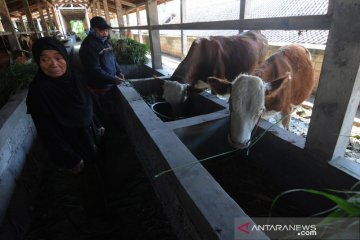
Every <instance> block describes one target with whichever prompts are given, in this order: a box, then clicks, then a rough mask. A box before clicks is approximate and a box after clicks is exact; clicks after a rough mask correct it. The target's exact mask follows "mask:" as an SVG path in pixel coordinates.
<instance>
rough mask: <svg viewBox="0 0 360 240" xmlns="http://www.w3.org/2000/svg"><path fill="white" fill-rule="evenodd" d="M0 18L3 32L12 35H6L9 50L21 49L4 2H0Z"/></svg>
mask: <svg viewBox="0 0 360 240" xmlns="http://www.w3.org/2000/svg"><path fill="white" fill-rule="evenodd" d="M0 17H1V22H2V26H3V28H4V30H5V31H6V32H12V33H13V34H12V35H8V39H9V43H10V48H11V50H19V49H21V47H20V44H19V41H18V38H17V37H16V31H15V27H14V25H13V24H12V22H11V18H10V13H9V10H8V8H7V5H6V2H5V0H0Z"/></svg>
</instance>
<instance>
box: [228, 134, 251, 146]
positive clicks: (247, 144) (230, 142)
mask: <svg viewBox="0 0 360 240" xmlns="http://www.w3.org/2000/svg"><path fill="white" fill-rule="evenodd" d="M227 139H228V142H229V144H230V146H231V147H233V148H237V149H245V148H247V147H249V145H250V140H248V141H246V142H244V143H238V142H235V141H233V140H232V138H231V135H230V134H228V136H227Z"/></svg>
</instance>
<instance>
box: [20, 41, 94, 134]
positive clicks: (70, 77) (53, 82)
mask: <svg viewBox="0 0 360 240" xmlns="http://www.w3.org/2000/svg"><path fill="white" fill-rule="evenodd" d="M43 50H56V51H58V52H59V53H60V54H61V55H62V56H63V57H64V59H65V61H66V63H67V68H66V72H65V74H64V75H62V76H61V77H58V78H52V77H50V76H47V75H45V73H44V72H43V71H42V70H41V68H40V54H41V52H42V51H43ZM32 54H33V58H34V60H35V62H36V63H37V64H38V66H39V69H38V72H37V74H36V76H35V77H34V79H33V81H32V82H31V84H30V87H29V92H28V96H27V99H26V104H27V113H29V114H41V115H46V116H49V117H54V118H55V119H56V120H57V121H58V122H59V123H60V124H62V125H64V126H68V127H85V126H89V125H90V123H91V121H92V117H93V111H92V102H91V98H90V95H89V93H88V91H87V89H86V88H85V86H84V85H83V84H82V82H81V81H80V80H79V79H77V78H75V75H74V74H72V73H71V71H70V65H69V56H68V53H67V51H66V48H65V47H64V45H63V44H62V43H61V42H60V41H58V40H57V39H55V38H52V37H43V38H40V39H39V40H37V41H36V42H35V44H34V45H33V48H32Z"/></svg>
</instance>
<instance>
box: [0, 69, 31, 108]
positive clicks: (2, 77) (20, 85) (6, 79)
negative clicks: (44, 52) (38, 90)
mask: <svg viewBox="0 0 360 240" xmlns="http://www.w3.org/2000/svg"><path fill="white" fill-rule="evenodd" d="M36 72H37V65H36V64H35V63H30V64H13V65H10V66H9V67H7V68H5V69H3V70H1V71H0V108H1V107H2V106H4V105H5V103H6V102H7V101H8V99H9V97H10V96H11V95H12V94H15V93H16V91H18V90H20V89H25V88H28V87H29V84H30V82H31V80H32V79H33V78H34V76H35V74H36Z"/></svg>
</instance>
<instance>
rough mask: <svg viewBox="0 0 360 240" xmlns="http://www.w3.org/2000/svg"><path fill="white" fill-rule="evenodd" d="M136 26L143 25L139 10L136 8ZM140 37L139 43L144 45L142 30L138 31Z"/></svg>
mask: <svg viewBox="0 0 360 240" xmlns="http://www.w3.org/2000/svg"><path fill="white" fill-rule="evenodd" d="M136 25H137V26H140V25H141V21H140V12H139V8H136ZM138 35H139V42H140V43H143V37H142V33H141V29H139V30H138Z"/></svg>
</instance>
